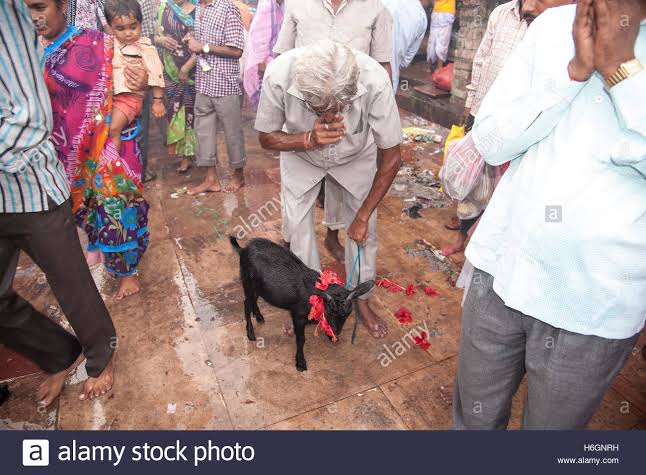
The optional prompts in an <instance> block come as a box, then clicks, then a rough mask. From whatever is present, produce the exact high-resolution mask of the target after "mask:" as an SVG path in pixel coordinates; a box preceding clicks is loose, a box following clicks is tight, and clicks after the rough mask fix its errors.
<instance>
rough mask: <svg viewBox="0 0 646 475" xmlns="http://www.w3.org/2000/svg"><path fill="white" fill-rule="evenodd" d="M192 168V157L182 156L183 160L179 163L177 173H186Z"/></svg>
mask: <svg viewBox="0 0 646 475" xmlns="http://www.w3.org/2000/svg"><path fill="white" fill-rule="evenodd" d="M190 168H191V159H190V158H188V157H184V158H182V161H181V162H180V163H179V166H178V167H177V173H186V172H187V171H189V170H190Z"/></svg>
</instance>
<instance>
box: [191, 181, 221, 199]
mask: <svg viewBox="0 0 646 475" xmlns="http://www.w3.org/2000/svg"><path fill="white" fill-rule="evenodd" d="M220 191H222V187H221V186H220V182H219V181H218V179H217V178H216V179H215V180H208V179H207V180H204V181H203V182H202V183H200V184H199V185H197V186H195V187H193V188H189V190H188V194H189V195H199V194H200V193H218V192H220Z"/></svg>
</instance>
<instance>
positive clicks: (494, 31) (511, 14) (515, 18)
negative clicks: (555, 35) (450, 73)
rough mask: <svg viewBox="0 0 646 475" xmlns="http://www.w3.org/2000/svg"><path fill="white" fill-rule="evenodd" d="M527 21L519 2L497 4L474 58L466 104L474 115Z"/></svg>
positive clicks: (523, 33)
mask: <svg viewBox="0 0 646 475" xmlns="http://www.w3.org/2000/svg"><path fill="white" fill-rule="evenodd" d="M526 31H527V22H526V21H525V20H523V19H521V18H520V2H519V1H518V0H513V1H511V2H507V3H503V4H502V5H500V6H498V7H496V8H495V9H494V11H493V12H491V16H489V23H488V24H487V31H486V32H485V34H484V37H483V38H482V42H481V43H480V46H479V47H478V52H477V53H476V55H475V58H473V69H472V71H471V84H469V85H468V86H467V100H466V107H470V108H471V114H472V115H473V116H475V115H477V114H478V110H479V109H480V104H481V103H482V100H483V99H484V97H485V96H486V95H487V92H488V91H489V88H490V87H491V85H492V84H493V82H494V81H495V80H496V77H497V76H498V73H499V72H500V70H501V69H502V67H503V66H504V65H505V62H506V61H507V58H509V55H510V54H511V52H512V51H513V50H514V48H516V46H517V45H518V43H520V41H521V40H522V39H523V37H524V36H525V32H526Z"/></svg>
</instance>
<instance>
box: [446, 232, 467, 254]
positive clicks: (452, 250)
mask: <svg viewBox="0 0 646 475" xmlns="http://www.w3.org/2000/svg"><path fill="white" fill-rule="evenodd" d="M466 240H467V237H466V236H465V235H464V234H462V233H460V234H459V235H458V237H457V239H456V241H455V242H454V243H453V244H449V245H448V246H446V247H445V248H444V249H442V255H443V256H445V257H448V256H450V255H451V254H457V253H458V252H462V251H464V243H465V242H466Z"/></svg>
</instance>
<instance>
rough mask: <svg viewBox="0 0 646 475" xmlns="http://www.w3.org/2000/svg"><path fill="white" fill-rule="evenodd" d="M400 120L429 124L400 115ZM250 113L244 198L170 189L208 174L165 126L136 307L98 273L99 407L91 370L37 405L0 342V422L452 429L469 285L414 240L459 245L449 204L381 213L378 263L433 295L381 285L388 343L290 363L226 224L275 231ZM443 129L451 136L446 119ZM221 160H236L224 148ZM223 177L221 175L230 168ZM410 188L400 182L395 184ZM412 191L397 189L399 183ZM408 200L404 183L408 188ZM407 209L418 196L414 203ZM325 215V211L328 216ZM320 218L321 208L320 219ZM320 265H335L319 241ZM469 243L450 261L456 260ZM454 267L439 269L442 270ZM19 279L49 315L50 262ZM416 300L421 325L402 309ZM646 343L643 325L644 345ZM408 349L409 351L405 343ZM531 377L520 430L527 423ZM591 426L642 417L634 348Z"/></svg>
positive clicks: (434, 160) (29, 371)
mask: <svg viewBox="0 0 646 475" xmlns="http://www.w3.org/2000/svg"><path fill="white" fill-rule="evenodd" d="M402 114H403V116H404V119H405V123H406V124H408V125H410V124H412V123H413V122H416V123H417V124H419V123H420V121H419V120H418V119H417V118H414V117H411V116H410V115H408V114H406V113H405V112H402ZM252 124H253V116H252V114H251V113H249V112H245V123H244V128H245V134H246V138H247V148H248V151H249V163H248V167H247V169H246V176H247V181H248V183H249V186H247V187H246V188H244V189H242V190H241V191H240V192H238V193H236V194H233V195H225V194H221V193H218V194H210V195H204V196H197V197H194V198H193V197H188V196H186V195H180V196H179V197H177V198H173V197H172V196H171V195H172V193H174V192H175V191H176V190H177V189H178V188H181V187H183V186H185V185H189V184H192V183H194V182H197V181H198V180H199V179H200V178H201V177H202V176H203V171H195V170H193V171H192V172H191V173H190V176H186V177H184V176H178V175H177V174H176V173H175V171H174V170H175V167H176V163H175V162H174V161H172V160H169V159H167V158H166V155H165V152H164V148H163V146H162V145H161V142H160V140H159V135H155V136H154V142H155V144H154V145H153V147H152V153H151V155H152V160H151V168H152V169H154V170H155V171H157V173H158V178H157V180H156V181H155V182H153V183H150V184H148V185H147V186H146V197H147V199H148V200H149V202H150V205H151V209H150V229H151V234H152V239H151V245H150V249H149V251H148V253H147V254H146V256H145V259H144V261H143V263H142V266H141V279H142V284H143V291H142V292H141V294H139V295H137V296H134V297H131V298H129V299H128V300H126V301H125V302H117V301H115V300H114V299H113V298H112V294H113V293H114V291H115V290H116V287H115V282H114V281H113V280H112V279H111V278H110V277H109V276H107V275H106V274H105V273H103V271H101V270H99V271H95V273H94V276H95V280H96V283H97V285H98V287H99V289H100V291H101V293H102V294H103V296H104V298H105V300H106V302H107V305H108V307H109V309H110V311H111V314H112V316H113V319H114V321H115V325H116V327H117V331H118V336H119V352H118V360H117V379H116V384H115V386H114V389H113V391H112V392H111V393H110V394H109V395H107V396H106V397H104V398H103V399H100V400H97V401H94V402H79V401H78V400H77V397H78V391H79V388H80V385H79V382H80V381H82V380H83V378H84V375H83V373H84V371H83V369H82V368H81V369H80V370H78V371H77V373H76V374H74V375H73V377H72V378H71V379H70V381H69V383H68V385H67V387H66V388H65V391H64V392H63V395H62V396H61V398H60V399H59V400H58V401H57V402H56V403H55V404H54V405H53V406H52V407H51V408H49V409H48V410H47V411H42V412H39V411H37V409H36V406H35V402H34V399H33V393H34V390H35V387H36V386H37V383H38V381H39V379H40V377H41V376H40V375H39V374H38V373H37V370H36V368H34V367H33V365H31V364H30V363H29V362H26V361H24V360H22V359H21V358H19V357H17V356H16V355H12V354H11V353H9V352H8V350H6V349H3V348H1V347H0V380H3V379H9V380H10V388H11V391H12V396H11V398H10V400H9V401H7V402H6V403H5V404H4V405H3V406H2V407H0V428H52V429H53V428H59V429H230V428H236V429H261V428H267V429H447V428H449V427H450V422H451V408H450V402H448V401H447V400H446V396H445V397H443V395H445V392H446V391H445V390H443V389H442V388H443V387H444V388H449V389H450V387H451V385H452V383H453V379H454V377H455V367H456V355H457V350H458V338H459V333H460V312H461V308H460V301H461V299H462V291H461V290H459V289H456V288H455V287H453V286H452V285H451V283H450V279H449V278H448V274H449V272H447V269H445V268H443V267H442V265H441V264H438V263H437V262H435V261H434V260H432V259H428V258H427V257H424V256H417V257H414V256H411V253H414V252H412V251H413V250H414V249H419V244H416V242H415V241H416V240H419V239H425V240H427V241H428V242H430V243H431V244H432V245H433V246H434V247H436V248H440V247H442V246H444V245H446V244H448V243H449V242H450V241H451V239H452V237H453V234H452V232H451V231H447V230H446V229H445V228H444V222H445V221H446V220H447V219H448V218H449V217H450V215H451V213H452V211H451V210H450V209H441V208H440V209H423V210H422V211H421V214H422V217H421V218H420V219H410V218H409V217H407V216H406V215H405V214H403V213H402V209H403V208H404V206H406V205H407V203H405V202H404V201H403V200H402V198H406V196H405V195H406V191H405V190H404V191H403V196H402V197H397V196H394V195H389V196H388V197H387V198H386V199H385V200H384V202H383V204H382V205H381V206H380V209H379V236H380V252H379V260H378V273H379V275H381V276H389V277H390V278H393V279H395V280H397V281H399V282H401V283H402V284H404V285H406V284H408V283H414V284H418V285H431V286H433V287H434V288H436V289H437V290H438V291H439V296H438V297H433V298H431V297H428V296H426V295H425V294H424V293H423V292H419V291H418V292H417V294H415V295H414V296H413V297H411V298H409V297H406V295H405V294H403V293H388V292H386V291H385V290H384V289H379V290H378V291H377V292H376V308H377V309H378V310H379V311H380V312H381V313H382V315H383V316H384V318H385V319H386V320H387V321H388V326H389V334H388V336H387V338H386V339H384V340H382V341H377V340H374V339H372V338H371V337H370V336H369V335H368V333H367V332H366V331H365V330H364V329H363V327H360V328H359V332H358V338H357V343H356V345H354V346H353V345H351V344H350V341H349V339H350V331H351V330H349V329H348V328H350V327H349V326H346V329H345V332H344V334H343V335H342V338H341V341H340V343H339V344H338V345H333V344H332V343H330V342H329V341H328V339H327V338H325V337H323V336H319V337H315V336H314V335H313V331H314V327H309V328H308V330H307V342H306V346H305V351H306V356H307V359H308V367H309V370H308V371H307V372H305V373H299V372H297V371H296V369H295V367H294V351H295V342H294V337H293V336H292V335H288V334H287V330H288V329H289V327H290V326H291V322H290V319H289V317H288V316H287V315H286V313H285V312H283V311H280V310H277V309H274V308H271V307H269V306H268V305H266V304H261V309H262V310H263V313H264V314H265V317H266V323H265V324H264V325H256V335H257V336H258V337H259V338H258V341H257V342H250V341H248V340H247V339H246V337H245V332H244V325H243V294H242V290H241V286H240V284H239V279H238V258H237V256H236V255H235V254H234V253H233V252H232V250H231V248H230V245H229V243H228V241H227V240H226V239H225V238H224V237H225V236H226V235H227V234H228V233H230V232H234V233H236V234H238V233H241V232H243V233H244V234H245V235H246V236H263V237H268V238H270V239H274V240H277V239H279V237H280V212H279V207H276V206H274V205H272V203H276V200H278V197H279V194H278V192H279V170H278V161H277V160H276V158H277V157H276V154H273V153H269V152H266V151H263V150H261V149H260V147H259V145H258V142H257V138H256V136H255V134H254V133H253V131H252ZM437 131H438V132H440V133H442V134H446V131H445V130H440V129H439V128H437ZM220 150H221V156H222V157H225V156H226V154H225V151H224V147H223V145H222V143H221V144H220ZM440 157H441V153H438V146H437V145H434V144H418V143H413V144H407V145H405V147H404V158H405V161H406V164H407V165H413V166H415V167H418V168H421V169H429V168H430V169H432V170H433V171H434V172H435V173H437V171H438V168H439V160H440ZM220 173H221V175H222V176H226V175H227V173H228V171H227V167H226V165H225V166H223V167H221V170H220ZM400 188H401V187H400ZM400 191H401V189H400ZM398 194H400V195H402V193H398ZM408 204H410V203H408ZM319 218H320V211H319ZM319 221H320V219H319ZM319 231H320V232H319V238H320V240H319V246H320V249H321V252H322V259H323V264H324V266H326V267H327V266H331V267H333V268H334V269H335V270H337V271H340V270H341V268H340V266H339V265H338V264H335V263H334V262H333V261H332V258H331V256H330V255H328V254H327V253H326V251H325V250H324V249H323V246H322V237H323V227H322V226H320V225H319ZM462 261H463V256H462V255H461V254H460V255H458V256H457V257H455V258H452V260H451V263H450V268H449V269H448V271H450V270H455V269H459V266H460V265H461V263H462ZM443 270H444V271H443ZM16 286H17V288H18V289H19V291H20V292H21V293H22V294H23V295H25V296H26V297H27V298H29V299H30V301H32V302H33V303H34V305H35V306H36V307H38V308H40V309H43V310H44V311H46V312H47V313H48V314H49V315H51V316H52V317H53V318H58V319H60V310H59V309H58V306H57V303H56V300H55V299H54V298H53V296H52V294H51V291H50V290H49V287H48V285H47V283H46V281H45V279H44V277H43V276H42V274H41V273H40V271H39V269H38V268H37V267H35V266H34V265H33V264H32V263H31V262H29V261H28V260H27V259H22V260H21V264H20V269H19V271H18V275H17V279H16ZM402 305H404V306H406V307H407V308H409V309H410V310H411V311H412V313H413V317H414V323H413V325H412V326H402V325H400V324H399V323H398V322H397V320H396V319H395V318H394V317H393V316H392V315H393V312H394V311H396V310H397V309H398V308H399V307H400V306H402ZM414 329H426V330H427V333H428V334H429V335H431V336H430V338H429V340H430V343H431V346H430V348H429V349H428V351H423V350H421V349H420V348H419V347H416V346H411V345H410V336H407V334H408V332H410V331H411V330H414ZM644 343H646V338H645V337H644V335H642V338H641V341H640V345H639V348H640V349H641V346H642V345H644ZM409 346H410V348H409ZM525 392H526V385H525V384H523V386H522V387H521V390H520V391H519V393H518V395H517V397H516V399H515V402H514V409H513V417H512V421H511V424H510V426H511V427H512V428H518V427H519V424H520V417H521V405H522V398H523V397H524V394H525ZM590 427H592V428H602V429H630V428H642V429H645V428H646V362H644V360H643V359H642V357H641V355H640V354H639V353H638V352H637V351H635V352H634V354H633V355H632V356H631V357H630V359H629V362H628V364H627V365H626V367H625V368H624V370H623V371H622V373H621V375H620V376H619V377H618V378H617V380H616V381H615V382H614V384H613V386H612V389H610V391H609V392H608V394H607V395H606V397H605V399H604V401H603V404H602V405H601V407H600V408H599V410H598V412H597V414H596V415H595V416H594V418H593V420H592V421H591V423H590Z"/></svg>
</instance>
